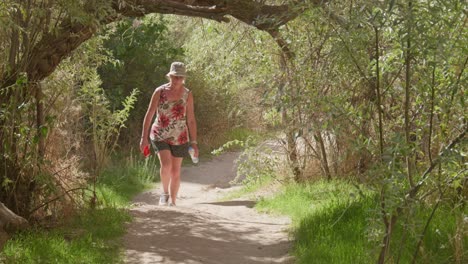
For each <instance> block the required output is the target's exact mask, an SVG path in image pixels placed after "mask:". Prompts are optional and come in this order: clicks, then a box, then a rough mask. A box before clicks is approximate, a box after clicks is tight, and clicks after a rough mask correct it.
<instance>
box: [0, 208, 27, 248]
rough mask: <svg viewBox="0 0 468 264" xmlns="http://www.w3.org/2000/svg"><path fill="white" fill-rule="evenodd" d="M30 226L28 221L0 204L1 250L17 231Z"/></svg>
mask: <svg viewBox="0 0 468 264" xmlns="http://www.w3.org/2000/svg"><path fill="white" fill-rule="evenodd" d="M27 226H28V221H26V219H24V218H23V217H21V216H18V215H16V214H14V213H13V212H12V211H11V210H10V209H8V208H7V207H6V206H5V205H4V204H3V203H1V202H0V250H1V249H2V248H3V245H4V244H5V242H6V241H7V240H8V237H9V235H8V234H11V233H13V232H15V231H17V230H21V229H24V228H26V227H27Z"/></svg>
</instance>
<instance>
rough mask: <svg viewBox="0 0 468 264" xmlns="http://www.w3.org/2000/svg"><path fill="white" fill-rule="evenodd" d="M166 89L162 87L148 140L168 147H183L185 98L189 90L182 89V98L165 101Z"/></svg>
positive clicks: (185, 136)
mask: <svg viewBox="0 0 468 264" xmlns="http://www.w3.org/2000/svg"><path fill="white" fill-rule="evenodd" d="M167 87H168V85H164V87H163V88H162V89H161V93H160V97H159V105H158V112H157V115H156V119H155V120H154V123H153V125H152V127H151V133H150V139H151V140H153V141H163V142H166V143H167V144H169V145H183V144H186V143H187V142H188V129H187V116H186V107H187V98H188V95H189V92H190V90H188V89H187V88H185V87H184V94H183V95H182V98H180V99H179V100H177V101H169V100H168V99H167V94H166V93H167Z"/></svg>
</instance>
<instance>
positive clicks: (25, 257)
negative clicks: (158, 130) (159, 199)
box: [0, 160, 157, 264]
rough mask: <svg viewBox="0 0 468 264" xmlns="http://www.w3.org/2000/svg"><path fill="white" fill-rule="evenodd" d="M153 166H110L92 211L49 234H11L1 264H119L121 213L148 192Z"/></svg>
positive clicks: (145, 163)
mask: <svg viewBox="0 0 468 264" xmlns="http://www.w3.org/2000/svg"><path fill="white" fill-rule="evenodd" d="M150 164H151V165H150ZM153 164H155V162H154V161H151V160H149V161H148V160H146V161H132V160H130V161H127V162H121V163H120V164H117V165H114V166H112V167H110V168H109V169H108V170H106V171H104V172H103V174H102V175H101V177H100V178H99V179H98V184H97V185H96V191H97V196H98V201H99V202H98V208H97V209H86V208H85V209H82V210H81V211H80V212H78V213H77V214H76V216H75V217H74V218H73V219H71V220H68V221H64V223H63V224H62V225H61V226H59V227H57V228H54V229H52V230H49V231H47V230H40V229H32V230H28V231H26V232H21V233H19V234H17V235H15V236H14V237H13V238H12V239H10V240H9V241H8V242H7V244H6V245H5V247H4V249H3V251H2V252H1V253H0V263H25V264H27V263H96V264H97V263H121V262H122V253H121V241H120V237H121V236H123V235H124V234H125V223H126V222H129V221H130V220H131V217H130V214H129V213H128V211H126V210H125V208H126V207H128V206H129V205H130V202H131V199H132V197H133V196H134V195H136V194H137V193H139V192H141V191H143V190H144V189H147V188H149V187H151V185H152V183H153V181H154V178H155V176H157V175H156V173H157V169H156V167H155V166H154V165H153ZM88 198H89V197H88Z"/></svg>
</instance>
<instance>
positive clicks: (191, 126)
mask: <svg viewBox="0 0 468 264" xmlns="http://www.w3.org/2000/svg"><path fill="white" fill-rule="evenodd" d="M187 126H188V130H189V136H190V144H191V145H192V147H193V148H194V149H195V156H196V157H198V146H197V121H196V119H195V111H194V107H193V95H192V93H191V92H189V95H188V98H187Z"/></svg>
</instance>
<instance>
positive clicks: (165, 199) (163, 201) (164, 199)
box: [159, 193, 169, 206]
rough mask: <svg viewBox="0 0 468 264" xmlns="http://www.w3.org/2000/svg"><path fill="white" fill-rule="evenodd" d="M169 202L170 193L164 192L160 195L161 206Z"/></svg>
mask: <svg viewBox="0 0 468 264" xmlns="http://www.w3.org/2000/svg"><path fill="white" fill-rule="evenodd" d="M168 204H169V194H168V193H164V194H161V196H159V205H161V206H167V205H168Z"/></svg>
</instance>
